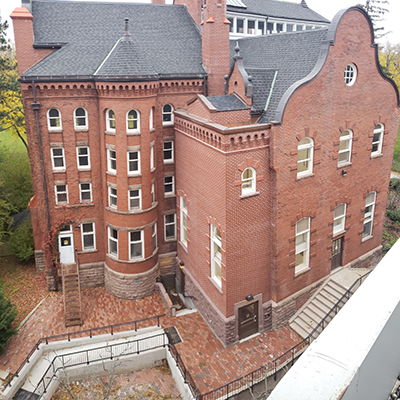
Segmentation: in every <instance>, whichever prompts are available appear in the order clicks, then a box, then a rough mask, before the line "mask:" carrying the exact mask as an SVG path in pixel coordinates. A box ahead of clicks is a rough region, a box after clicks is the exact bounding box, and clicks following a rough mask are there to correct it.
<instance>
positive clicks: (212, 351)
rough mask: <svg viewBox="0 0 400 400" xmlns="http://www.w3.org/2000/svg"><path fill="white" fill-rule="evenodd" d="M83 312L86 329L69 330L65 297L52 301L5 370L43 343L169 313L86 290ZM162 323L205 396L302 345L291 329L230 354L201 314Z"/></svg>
mask: <svg viewBox="0 0 400 400" xmlns="http://www.w3.org/2000/svg"><path fill="white" fill-rule="evenodd" d="M82 309H83V320H84V325H83V326H82V327H81V328H79V327H70V328H65V326H64V311H63V299H62V294H61V293H55V294H53V295H52V296H50V297H48V298H47V299H46V300H45V301H44V302H43V303H42V305H41V306H40V307H39V308H38V309H37V310H36V312H35V313H34V315H33V316H32V317H31V318H30V319H29V320H28V321H27V323H26V324H25V325H24V326H23V327H22V328H21V329H20V331H19V333H18V335H17V336H14V337H13V338H12V339H11V340H10V343H9V345H8V346H7V349H6V351H5V353H4V354H3V355H1V356H0V369H7V368H10V370H11V372H14V371H15V370H16V369H17V368H18V367H19V365H20V364H21V363H22V362H23V360H24V359H25V357H26V356H27V354H28V353H29V351H30V350H31V349H32V347H33V346H34V344H35V343H36V342H37V341H38V340H39V339H40V338H41V337H45V336H52V335H58V334H62V333H67V332H75V331H79V330H82V329H89V328H96V327H101V326H105V325H111V324H117V323H123V322H129V321H133V320H138V319H142V318H147V317H149V316H153V315H161V314H165V313H166V310H165V308H164V306H163V304H162V301H161V299H160V297H159V295H158V294H153V295H152V296H150V297H147V298H145V299H140V300H122V299H118V298H116V297H114V296H112V295H110V294H109V293H107V291H106V290H105V288H104V287H100V288H94V289H84V290H82ZM161 322H162V323H161V325H162V327H163V328H166V327H169V326H176V328H177V330H178V332H179V334H180V336H181V337H182V339H183V342H182V343H179V344H177V345H176V347H177V349H178V351H179V353H180V354H181V356H182V359H183V361H184V363H185V365H186V367H187V369H188V370H189V371H190V373H191V374H192V376H193V378H194V380H195V383H196V385H197V387H198V389H199V390H200V392H202V393H206V392H209V391H210V390H213V389H216V388H218V387H220V386H223V385H224V384H225V383H227V382H230V381H232V380H235V379H237V378H239V377H241V376H242V375H243V373H244V374H246V373H249V372H251V371H252V370H254V369H256V368H258V367H261V366H262V365H265V364H266V363H267V362H268V361H270V360H271V359H272V358H273V357H274V356H275V357H276V356H278V355H280V354H282V353H284V352H285V351H286V350H288V349H290V348H291V347H293V346H294V345H295V344H296V343H298V342H299V341H300V340H301V338H300V337H299V336H298V335H297V334H296V333H295V332H293V331H292V330H290V328H284V329H282V330H280V331H278V332H275V331H267V332H264V333H262V334H260V335H257V336H255V337H253V338H251V339H249V340H247V341H245V342H243V343H239V344H237V345H234V346H231V347H229V348H225V347H224V346H223V345H222V344H221V343H220V341H219V340H218V339H217V338H216V337H215V336H214V334H213V333H212V332H211V330H210V329H209V327H208V325H207V324H206V322H205V321H204V320H203V318H202V317H201V315H200V314H199V313H197V312H196V313H192V314H187V315H184V316H181V317H174V318H172V317H168V316H167V317H163V318H162V320H161Z"/></svg>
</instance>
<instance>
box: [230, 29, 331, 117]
mask: <svg viewBox="0 0 400 400" xmlns="http://www.w3.org/2000/svg"><path fill="white" fill-rule="evenodd" d="M327 32H328V29H315V30H311V31H300V32H290V33H289V32H288V33H280V34H274V35H266V36H259V37H254V38H243V39H237V40H231V41H230V46H231V47H230V51H231V57H233V56H234V54H235V47H236V45H237V44H239V47H240V56H241V57H243V64H244V67H245V69H246V71H247V73H248V74H249V75H251V76H252V78H253V80H252V84H253V109H255V111H256V112H263V114H262V116H261V118H260V120H259V122H260V123H266V122H269V121H273V120H274V117H275V111H276V109H277V107H278V104H279V102H280V100H281V98H282V97H283V95H284V94H285V92H286V90H287V89H288V88H289V87H290V86H291V85H292V84H293V83H295V82H297V81H299V80H300V79H302V78H304V77H306V76H307V75H308V74H309V73H310V72H311V71H312V69H313V68H314V66H315V65H316V63H317V59H318V55H319V52H320V49H321V43H322V41H324V40H325V39H326V35H327ZM275 74H276V77H275V82H273V81H274V76H275ZM273 83H274V85H273V88H272V90H271V87H272V84H273ZM268 97H269V104H268V108H267V110H266V111H264V109H265V106H266V101H267V99H268Z"/></svg>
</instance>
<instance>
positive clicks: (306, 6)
mask: <svg viewBox="0 0 400 400" xmlns="http://www.w3.org/2000/svg"><path fill="white" fill-rule="evenodd" d="M300 4H301V5H302V6H303V7H304V8H308V5H307V3H306V0H301V3H300Z"/></svg>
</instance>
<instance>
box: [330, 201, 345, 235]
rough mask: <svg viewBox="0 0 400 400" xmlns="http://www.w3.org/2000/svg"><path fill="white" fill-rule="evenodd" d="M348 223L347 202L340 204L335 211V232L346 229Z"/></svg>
mask: <svg viewBox="0 0 400 400" xmlns="http://www.w3.org/2000/svg"><path fill="white" fill-rule="evenodd" d="M345 223H346V203H342V204H339V205H338V206H336V207H335V211H334V212H333V234H334V235H336V234H337V233H339V232H342V231H344V228H345Z"/></svg>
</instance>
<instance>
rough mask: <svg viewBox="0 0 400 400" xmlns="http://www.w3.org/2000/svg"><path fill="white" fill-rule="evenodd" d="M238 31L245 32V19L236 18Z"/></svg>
mask: <svg viewBox="0 0 400 400" xmlns="http://www.w3.org/2000/svg"><path fill="white" fill-rule="evenodd" d="M236 33H244V19H243V18H236Z"/></svg>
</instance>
